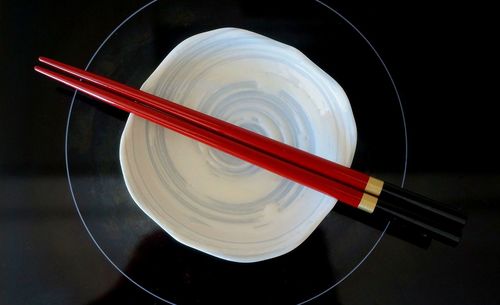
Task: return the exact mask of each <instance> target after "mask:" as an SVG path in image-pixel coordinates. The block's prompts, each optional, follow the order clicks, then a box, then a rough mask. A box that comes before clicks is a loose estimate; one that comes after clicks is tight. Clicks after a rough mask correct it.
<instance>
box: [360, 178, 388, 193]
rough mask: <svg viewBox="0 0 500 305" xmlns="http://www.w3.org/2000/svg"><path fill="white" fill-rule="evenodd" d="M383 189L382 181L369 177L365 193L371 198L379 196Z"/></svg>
mask: <svg viewBox="0 0 500 305" xmlns="http://www.w3.org/2000/svg"><path fill="white" fill-rule="evenodd" d="M383 187H384V181H382V180H379V179H377V178H373V177H370V178H369V179H368V182H367V183H366V186H365V192H367V193H370V194H372V195H373V196H379V195H380V192H382V188H383Z"/></svg>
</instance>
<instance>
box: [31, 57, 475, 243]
mask: <svg viewBox="0 0 500 305" xmlns="http://www.w3.org/2000/svg"><path fill="white" fill-rule="evenodd" d="M39 60H40V61H41V62H43V63H45V64H47V65H49V66H51V67H53V68H55V69H57V70H59V71H62V72H65V73H66V74H68V75H70V76H73V77H75V78H71V77H69V76H65V75H63V74H59V73H57V72H53V71H51V70H48V69H46V68H43V67H39V66H35V70H36V71H37V72H39V73H42V74H44V75H46V76H48V77H50V78H52V79H55V80H57V81H59V82H62V83H64V84H66V85H68V86H70V87H73V88H75V89H78V90H79V91H81V92H83V93H85V94H87V95H90V96H92V97H94V98H96V99H98V100H101V101H103V102H106V103H108V104H110V105H112V106H115V107H117V108H119V109H122V110H124V111H127V112H130V113H133V114H136V115H138V116H140V117H142V118H144V119H146V120H149V121H152V122H154V123H157V124H159V125H161V126H163V127H166V128H168V129H171V130H173V131H176V132H178V133H181V134H183V135H185V136H188V137H190V138H193V139H195V140H197V141H200V142H203V143H205V144H208V145H210V146H212V147H215V148H217V149H219V150H221V151H223V152H225V153H228V154H231V155H233V156H235V157H238V158H240V159H242V160H245V161H247V162H250V163H253V164H255V165H257V166H259V167H262V168H265V169H267V170H269V171H271V172H274V173H276V174H279V175H281V176H283V177H286V178H288V179H291V180H293V181H295V182H298V183H300V184H303V185H305V186H308V187H310V188H312V189H315V190H317V191H320V192H322V193H324V194H327V195H330V196H333V197H335V198H337V199H339V200H340V201H342V202H344V203H346V204H349V205H351V206H353V207H356V208H358V209H361V210H363V211H366V212H369V213H372V212H373V211H374V209H375V208H377V209H381V210H384V211H385V212H387V213H389V214H391V215H392V216H394V217H397V218H400V219H402V220H405V221H407V222H410V223H412V224H413V225H416V226H417V227H419V228H420V229H423V230H424V231H425V232H427V233H430V234H431V235H432V236H434V237H436V238H438V239H441V240H444V241H447V242H453V243H456V242H458V241H459V239H460V235H461V229H462V227H463V225H464V224H465V219H464V217H463V216H461V214H460V213H459V212H458V211H457V210H456V209H454V208H452V207H449V206H445V205H443V204H441V203H438V202H435V201H432V200H430V199H428V198H425V197H422V196H420V195H417V194H414V193H411V192H409V191H407V190H404V189H402V188H399V187H397V186H395V185H392V184H389V183H387V182H383V181H381V180H379V179H376V178H374V177H370V176H368V175H366V174H364V173H360V172H358V171H355V170H353V169H351V168H348V167H345V166H343V165H340V164H337V163H334V162H331V161H329V160H326V159H323V158H320V157H318V156H315V155H313V154H310V153H307V152H304V151H301V150H299V149H296V148H294V147H291V146H289V145H285V144H283V143H280V142H278V141H275V140H272V139H269V138H267V137H264V136H261V135H259V134H257V133H254V132H251V131H249V130H246V129H243V128H240V127H238V126H235V125H233V124H230V123H227V122H224V121H222V120H219V119H217V118H214V117H211V116H209V115H206V114H203V113H201V112H198V111H195V110H192V109H190V108H187V107H184V106H182V105H179V104H176V103H173V102H170V101H167V100H165V99H162V98H159V97H156V96H154V95H151V94H149V93H146V92H143V91H140V90H137V89H134V88H131V87H128V86H126V85H123V84H120V83H118V82H115V81H112V80H109V79H107V78H104V77H102V76H98V75H95V74H92V73H89V72H87V71H84V70H81V69H78V68H75V67H72V66H69V65H66V64H63V63H60V62H57V61H55V60H52V59H49V58H44V57H40V58H39ZM79 79H81V80H79ZM82 80H83V81H82Z"/></svg>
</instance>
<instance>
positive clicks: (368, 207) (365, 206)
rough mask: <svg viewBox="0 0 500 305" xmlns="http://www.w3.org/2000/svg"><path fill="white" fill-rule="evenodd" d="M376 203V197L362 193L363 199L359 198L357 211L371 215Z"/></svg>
mask: <svg viewBox="0 0 500 305" xmlns="http://www.w3.org/2000/svg"><path fill="white" fill-rule="evenodd" d="M377 201H378V198H377V197H375V196H372V195H370V194H366V193H364V194H363V197H361V201H360V202H359V205H358V209H360V210H363V211H365V212H368V213H370V214H371V213H373V210H375V207H376V206H377Z"/></svg>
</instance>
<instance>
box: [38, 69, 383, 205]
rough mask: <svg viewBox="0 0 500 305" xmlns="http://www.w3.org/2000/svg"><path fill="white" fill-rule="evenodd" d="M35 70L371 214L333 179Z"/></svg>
mask: <svg viewBox="0 0 500 305" xmlns="http://www.w3.org/2000/svg"><path fill="white" fill-rule="evenodd" d="M35 70H36V71H37V72H39V73H42V74H44V75H46V76H48V77H50V78H52V79H55V80H57V81H59V82H62V83H64V84H66V85H68V86H70V87H72V88H75V89H78V90H79V91H81V92H83V93H85V94H87V95H89V96H92V97H94V98H97V99H99V100H101V101H103V102H106V103H108V104H111V105H113V106H115V107H117V108H119V109H122V110H124V111H127V112H130V113H133V114H135V115H137V116H140V117H142V118H144V119H146V120H149V121H151V122H154V123H156V124H158V125H161V126H163V127H166V128H168V129H171V130H173V131H176V132H178V133H180V134H183V135H185V136H188V137H190V138H192V139H195V140H197V141H200V142H202V143H205V144H207V145H210V146H212V147H214V148H217V149H219V150H221V151H223V152H225V153H228V154H231V155H233V156H235V157H238V158H240V159H242V160H245V161H247V162H250V163H253V164H255V165H257V166H259V167H262V168H265V169H267V170H269V171H271V172H274V173H276V174H278V175H281V176H283V177H286V178H288V179H290V180H293V181H295V182H297V183H300V184H302V185H305V186H307V187H310V188H312V189H315V190H317V191H319V192H322V193H324V194H327V195H329V196H332V197H335V198H337V199H338V200H340V201H342V202H344V203H346V204H349V205H351V206H353V207H356V208H360V209H363V210H366V211H368V212H372V211H373V209H374V208H375V205H376V202H377V198H376V197H374V196H372V195H369V194H366V193H364V192H361V191H359V190H357V189H354V188H351V187H349V186H347V185H344V184H342V183H339V182H337V181H335V180H332V179H329V178H327V177H324V176H321V175H319V174H317V173H314V172H311V171H308V170H307V169H304V168H302V167H300V166H298V165H296V164H293V163H290V162H286V161H284V160H282V159H280V158H276V157H275V156H273V155H269V154H266V153H264V152H262V151H261V150H258V149H255V148H253V147H251V146H247V145H244V144H242V143H240V142H237V141H233V140H231V139H229V138H226V137H224V136H222V135H220V134H217V133H214V132H211V131H209V130H207V129H205V128H203V127H201V126H198V125H195V124H192V123H190V122H189V121H186V120H184V119H181V118H179V117H176V116H175V115H171V114H169V113H167V112H164V111H161V110H158V109H155V108H153V107H150V106H146V105H143V104H141V103H136V102H134V101H133V100H131V99H129V98H126V97H123V96H120V95H117V94H115V93H112V92H108V91H106V90H103V89H100V88H97V87H95V86H93V85H90V84H87V83H84V82H81V81H79V80H77V79H73V78H70V77H67V76H64V75H61V74H58V73H56V72H53V71H50V70H48V69H46V68H43V67H39V66H36V67H35Z"/></svg>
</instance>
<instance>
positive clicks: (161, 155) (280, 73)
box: [120, 28, 356, 262]
mask: <svg viewBox="0 0 500 305" xmlns="http://www.w3.org/2000/svg"><path fill="white" fill-rule="evenodd" d="M141 89H142V90H144V91H147V92H150V93H153V94H155V95H157V96H161V97H163V98H166V99H169V100H172V101H175V102H178V103H181V104H183V105H185V106H188V107H190V108H193V109H197V110H199V111H202V112H205V113H207V114H210V115H212V116H215V117H218V118H221V119H223V120H226V121H229V122H231V123H234V124H236V125H239V126H242V127H245V128H248V129H251V130H253V131H256V132H259V133H261V134H264V135H266V136H268V137H271V138H274V139H277V140H279V141H282V142H284V143H286V144H289V145H293V146H295V147H298V148H300V149H303V150H306V151H309V152H311V153H314V154H316V155H319V156H321V157H324V158H327V159H330V160H333V161H335V162H338V163H341V164H344V165H347V166H349V165H350V164H351V162H352V159H353V155H354V151H355V147H356V124H355V121H354V117H353V114H352V111H351V107H350V104H349V100H348V99H347V96H346V94H345V93H344V91H343V90H342V88H341V87H340V86H339V84H338V83H337V82H336V81H335V80H334V79H332V78H331V77H330V76H329V75H327V74H326V73H325V72H324V71H322V70H321V69H320V68H319V67H317V66H316V65H315V64H314V63H313V62H311V61H310V60H309V59H308V58H307V57H305V56H304V55H303V54H302V53H301V52H299V51H298V50H296V49H295V48H293V47H290V46H288V45H285V44H282V43H280V42H277V41H275V40H272V39H270V38H267V37H264V36H261V35H259V34H256V33H252V32H249V31H246V30H241V29H236V28H222V29H217V30H213V31H209V32H205V33H201V34H198V35H195V36H192V37H190V38H188V39H186V40H184V41H183V42H182V43H180V44H179V45H178V46H177V47H176V48H175V49H173V50H172V51H171V52H170V54H168V56H167V57H166V58H165V59H164V60H163V62H162V63H161V64H160V66H159V67H158V68H157V69H156V70H155V71H154V72H153V74H152V75H151V76H150V77H149V78H148V79H147V80H146V82H145V83H144V84H143V86H142V88H141ZM120 162H121V166H122V171H123V176H124V178H125V182H126V185H127V188H128V190H129V192H130V194H131V195H132V197H133V199H134V201H135V202H136V203H137V205H138V206H139V207H140V208H141V209H142V210H143V211H144V212H145V213H146V214H147V215H148V216H149V217H151V218H152V219H153V220H154V221H155V222H156V223H157V224H158V225H159V226H161V227H162V228H163V229H164V230H165V231H166V232H168V233H169V234H170V235H171V236H172V237H173V238H175V239H176V240H178V241H179V242H181V243H183V244H185V245H188V246H190V247H193V248H196V249H198V250H200V251H203V252H205V253H208V254H211V255H214V256H217V257H220V258H223V259H226V260H230V261H235V262H255V261H261V260H265V259H269V258H273V257H276V256H279V255H282V254H285V253H287V252H289V251H291V250H293V249H294V248H295V247H297V246H298V245H300V243H302V242H303V241H304V240H305V239H306V238H307V237H308V236H309V235H310V234H311V233H312V232H313V230H314V229H315V228H316V227H317V226H318V225H319V223H320V222H321V221H322V220H323V218H324V217H325V216H326V215H327V214H328V213H329V212H330V210H331V209H332V208H333V206H334V204H335V202H336V200H334V199H333V198H330V197H328V196H326V195H323V194H321V193H318V192H316V191H314V190H311V189H309V188H306V187H303V186H301V185H298V184H296V183H294V182H291V181H289V180H287V179H285V178H282V177H279V176H277V175H275V174H273V173H270V172H268V171H266V170H263V169H260V168H257V167H255V166H253V165H251V164H248V163H246V162H244V161H241V160H238V159H236V158H234V157H231V156H229V155H226V154H224V153H222V152H220V151H218V150H216V149H213V148H210V147H208V146H206V145H204V144H201V143H198V142H196V141H193V140H191V139H188V138H186V137H184V136H181V135H178V134H176V133H174V132H171V131H169V130H167V129H164V128H162V127H159V126H157V125H155V124H153V123H149V122H147V121H145V120H143V119H141V118H139V117H136V116H134V115H130V117H129V119H128V121H127V124H126V126H125V130H124V132H123V135H122V139H121V144H120Z"/></svg>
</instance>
